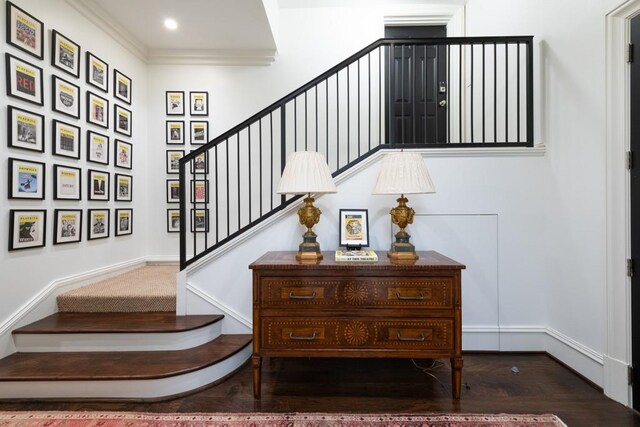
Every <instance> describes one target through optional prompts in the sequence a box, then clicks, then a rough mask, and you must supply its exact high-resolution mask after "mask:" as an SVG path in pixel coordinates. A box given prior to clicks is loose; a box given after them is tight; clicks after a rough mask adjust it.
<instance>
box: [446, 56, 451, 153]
mask: <svg viewBox="0 0 640 427" xmlns="http://www.w3.org/2000/svg"><path fill="white" fill-rule="evenodd" d="M447 85H448V87H447V96H446V98H447V142H448V143H451V130H452V129H451V99H450V97H449V94H450V93H451V45H450V44H448V45H447Z"/></svg>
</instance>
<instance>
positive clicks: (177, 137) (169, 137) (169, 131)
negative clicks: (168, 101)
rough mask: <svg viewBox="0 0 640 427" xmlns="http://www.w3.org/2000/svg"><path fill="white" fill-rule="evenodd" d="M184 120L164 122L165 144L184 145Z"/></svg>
mask: <svg viewBox="0 0 640 427" xmlns="http://www.w3.org/2000/svg"><path fill="white" fill-rule="evenodd" d="M184 141H185V137H184V120H167V121H166V144H167V145H184Z"/></svg>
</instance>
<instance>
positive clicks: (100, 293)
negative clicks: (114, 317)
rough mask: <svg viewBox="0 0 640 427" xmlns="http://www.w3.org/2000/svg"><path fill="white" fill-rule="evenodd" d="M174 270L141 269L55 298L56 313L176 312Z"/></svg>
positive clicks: (175, 267) (160, 267) (170, 268)
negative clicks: (56, 304) (56, 302)
mask: <svg viewBox="0 0 640 427" xmlns="http://www.w3.org/2000/svg"><path fill="white" fill-rule="evenodd" d="M177 272H178V266H174V265H170V266H166V265H162V266H158V265H153V266H149V265H148V266H144V267H140V268H137V269H135V270H131V271H128V272H126V273H124V274H121V275H118V276H114V277H110V278H109V279H106V280H102V281H100V282H97V283H93V284H91V285H88V286H84V287H82V288H78V289H74V290H72V291H69V292H65V293H63V294H60V295H58V298H57V301H58V311H60V312H76V313H97V312H120V313H133V312H149V311H172V312H175V310H176V273H177Z"/></svg>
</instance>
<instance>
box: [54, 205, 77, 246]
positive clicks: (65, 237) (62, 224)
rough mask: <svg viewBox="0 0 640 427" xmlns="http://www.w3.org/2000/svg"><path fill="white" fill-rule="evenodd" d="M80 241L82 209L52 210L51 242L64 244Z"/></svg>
mask: <svg viewBox="0 0 640 427" xmlns="http://www.w3.org/2000/svg"><path fill="white" fill-rule="evenodd" d="M81 241H82V209H56V210H54V211H53V244H54V245H64V244H67V243H78V242H81Z"/></svg>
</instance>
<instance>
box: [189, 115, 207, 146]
mask: <svg viewBox="0 0 640 427" xmlns="http://www.w3.org/2000/svg"><path fill="white" fill-rule="evenodd" d="M189 131H190V132H189V142H190V143H191V145H204V144H206V143H207V142H209V122H207V121H204V120H191V121H190V122H189Z"/></svg>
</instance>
